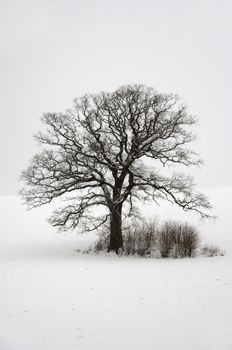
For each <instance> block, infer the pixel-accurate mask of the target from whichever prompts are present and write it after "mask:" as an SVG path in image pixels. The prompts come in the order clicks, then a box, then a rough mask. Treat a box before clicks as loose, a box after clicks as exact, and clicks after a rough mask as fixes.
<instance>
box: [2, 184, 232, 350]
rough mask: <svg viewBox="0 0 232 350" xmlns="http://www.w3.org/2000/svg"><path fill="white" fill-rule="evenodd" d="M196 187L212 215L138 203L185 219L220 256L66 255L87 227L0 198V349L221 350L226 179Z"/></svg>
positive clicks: (226, 285)
mask: <svg viewBox="0 0 232 350" xmlns="http://www.w3.org/2000/svg"><path fill="white" fill-rule="evenodd" d="M205 192H206V193H207V194H208V195H209V197H210V199H211V201H212V203H213V205H214V207H215V209H214V213H215V214H216V215H217V216H218V219H217V220H216V222H214V221H210V222H207V223H201V222H200V221H199V220H198V219H197V217H196V216H195V215H192V214H191V215H187V214H184V213H183V211H180V210H178V209H177V208H176V207H174V206H171V205H168V204H165V203H164V204H163V205H162V206H160V207H157V206H153V205H146V206H145V207H144V208H143V211H144V214H145V215H146V216H150V215H151V216H154V215H159V216H160V217H162V218H165V219H166V218H171V219H173V218H174V219H181V220H184V221H186V220H187V221H191V222H193V223H194V224H195V225H197V226H198V228H199V230H200V232H201V235H202V241H203V242H210V243H212V244H216V245H218V246H219V247H220V248H221V249H223V250H225V251H226V255H225V256H224V257H221V256H220V257H213V258H205V257H196V258H193V259H181V260H173V259H166V260H165V259H141V258H125V257H121V258H118V257H117V256H112V255H110V256H107V257H103V256H93V255H75V254H73V251H74V250H75V249H77V248H80V247H84V246H88V244H89V242H90V241H91V240H93V238H94V237H93V235H86V236H85V235H83V236H77V235H75V234H74V233H68V234H66V235H64V234H57V233H55V232H54V230H53V229H52V228H51V227H50V226H49V225H48V223H47V222H46V221H45V218H46V217H48V216H49V211H50V209H49V207H48V208H41V209H38V210H34V211H30V212H26V211H25V208H24V207H22V206H21V205H20V201H19V199H18V198H17V197H10V196H9V197H0V213H1V245H0V276H1V282H2V283H1V298H0V309H1V313H0V324H1V328H0V329H1V330H0V349H1V350H19V349H20V350H21V349H22V350H50V349H56V350H63V349H65V350H69V349H78V350H84V349H85V350H87V349H88V350H106V349H107V350H119V349H120V350H122V349H133V350H137V349H144V350H148V349H157V350H168V349H173V350H176V349H179V350H182V349H188V350H196V349H197V350H201V349H202V350H214V349H215V350H216V349H217V350H218V349H220V350H230V349H231V348H232V334H231V324H232V302H231V293H232V274H231V271H232V232H231V210H230V203H231V200H232V188H218V189H213V190H208V191H205Z"/></svg>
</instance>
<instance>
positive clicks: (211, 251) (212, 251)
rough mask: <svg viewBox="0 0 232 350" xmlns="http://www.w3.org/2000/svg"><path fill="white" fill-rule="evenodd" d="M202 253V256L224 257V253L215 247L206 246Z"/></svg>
mask: <svg viewBox="0 0 232 350" xmlns="http://www.w3.org/2000/svg"><path fill="white" fill-rule="evenodd" d="M201 253H202V255H204V256H209V257H212V256H218V255H221V256H224V252H223V251H221V250H220V249H219V248H218V247H216V246H214V245H204V246H203V247H202V249H201Z"/></svg>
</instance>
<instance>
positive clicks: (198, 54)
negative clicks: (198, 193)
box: [0, 0, 232, 194]
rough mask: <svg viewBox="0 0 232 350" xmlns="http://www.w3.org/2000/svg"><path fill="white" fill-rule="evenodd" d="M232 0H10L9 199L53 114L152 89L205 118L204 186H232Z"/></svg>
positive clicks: (201, 144) (5, 126) (3, 151)
mask: <svg viewBox="0 0 232 350" xmlns="http://www.w3.org/2000/svg"><path fill="white" fill-rule="evenodd" d="M231 4H232V2H231V1H230V0H228V1H226V0H220V1H218V0H217V1H214V0H207V1H205V0H189V1H186V0H167V1H165V0H162V1H156V0H150V1H148V0H143V1H136V0H117V1H116V0H115V1H114V0H95V1H94V0H20V1H19V0H14V1H13V0H5V1H3V0H0V94H1V97H0V118H1V124H0V127H1V137H0V159H1V163H0V167H1V171H0V194H14V193H17V191H18V189H19V187H20V186H21V184H20V183H18V177H19V174H20V172H21V170H22V169H23V168H25V167H26V166H27V165H28V162H29V159H30V158H31V157H32V155H33V154H34V153H35V152H36V147H35V143H34V141H33V134H34V133H35V132H36V131H38V130H39V129H40V128H41V123H40V117H41V115H42V113H43V112H48V111H64V110H65V109H66V108H69V107H71V106H72V99H73V98H74V97H75V96H79V95H81V94H83V93H86V92H99V91H102V90H105V91H112V90H113V89H115V88H117V87H119V86H120V85H123V84H131V83H143V84H146V85H149V86H152V87H155V88H156V89H157V90H159V91H162V92H174V93H177V94H179V95H180V96H181V97H182V98H183V100H184V101H185V102H186V103H187V105H188V106H189V112H190V113H192V114H194V115H197V116H198V118H199V127H198V128H197V130H196V131H197V134H198V136H199V139H198V141H197V142H196V143H195V145H193V146H194V147H195V149H197V151H199V152H200V154H201V156H202V158H203V159H204V161H205V165H204V167H202V169H200V170H199V171H197V172H196V171H194V173H193V174H194V176H195V177H196V180H197V182H198V185H199V186H200V187H212V186H217V187H218V186H232V157H231V151H232V136H231V133H232V118H231V84H232V69H231V62H232V21H231V11H232V5H231Z"/></svg>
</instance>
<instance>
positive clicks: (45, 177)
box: [21, 85, 210, 251]
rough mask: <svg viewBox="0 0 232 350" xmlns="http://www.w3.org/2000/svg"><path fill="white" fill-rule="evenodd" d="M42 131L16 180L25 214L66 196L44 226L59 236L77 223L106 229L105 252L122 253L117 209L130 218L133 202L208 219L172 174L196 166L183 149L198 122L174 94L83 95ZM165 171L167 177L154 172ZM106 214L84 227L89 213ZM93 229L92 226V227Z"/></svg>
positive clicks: (204, 203) (201, 202) (126, 89)
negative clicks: (171, 206) (163, 203)
mask: <svg viewBox="0 0 232 350" xmlns="http://www.w3.org/2000/svg"><path fill="white" fill-rule="evenodd" d="M42 121H43V123H44V124H45V126H46V130H45V131H44V132H39V133H38V134H37V135H36V136H35V139H36V141H37V142H38V143H39V144H40V145H41V146H42V151H41V152H40V153H39V154H37V155H35V156H34V158H33V159H32V161H31V164H30V166H29V167H28V169H26V170H25V171H23V173H22V176H21V177H22V179H23V180H24V181H25V183H26V186H25V187H24V189H22V190H21V194H22V196H23V198H24V199H25V201H26V203H27V205H28V207H29V208H34V207H39V206H41V205H44V204H46V203H50V202H51V201H52V200H53V199H54V198H56V197H62V196H64V195H67V194H69V195H70V197H71V198H70V203H71V204H70V203H69V204H68V205H66V206H65V207H64V208H61V209H59V210H57V211H55V212H54V214H53V215H52V217H51V219H50V222H51V223H52V224H53V225H54V226H57V227H63V228H64V229H69V228H75V227H76V226H77V225H78V224H79V223H80V221H81V220H83V219H84V220H86V222H87V221H89V226H88V225H87V226H86V227H85V228H86V229H87V228H88V229H94V228H97V227H99V226H100V225H101V224H103V223H104V222H105V221H106V220H108V219H109V220H110V223H111V226H110V227H111V241H110V246H109V249H110V250H115V251H118V249H119V248H122V247H123V242H122V234H121V222H122V211H123V204H124V203H125V202H127V203H128V204H129V208H130V209H129V212H130V213H132V212H133V207H134V204H135V202H136V201H138V200H140V199H152V200H154V201H156V202H159V200H162V199H165V200H168V201H170V202H173V203H175V204H177V205H179V206H180V207H182V208H183V209H184V210H192V211H195V212H197V213H199V214H200V215H201V217H208V216H209V214H208V212H207V210H208V209H210V204H209V202H208V200H207V198H206V197H205V196H204V195H203V194H201V193H195V192H194V191H193V189H194V183H193V180H192V178H191V177H189V176H185V175H184V174H183V173H182V172H180V173H177V172H174V173H172V170H171V169H172V166H174V167H175V166H182V167H189V166H198V165H199V164H200V163H201V161H200V159H199V158H198V155H197V154H196V153H195V152H193V151H192V150H190V149H189V148H188V147H187V146H188V144H189V143H190V142H192V141H193V140H194V139H195V136H194V135H193V134H192V131H191V129H192V126H193V125H194V124H195V122H196V119H195V118H194V117H192V116H191V115H188V113H187V111H186V107H185V105H184V104H183V103H182V102H181V100H180V99H179V98H178V97H177V96H176V95H173V94H160V93H157V92H156V91H155V90H154V89H152V88H147V87H145V86H143V85H134V86H123V87H121V88H119V89H118V90H116V91H115V92H113V93H100V94H96V95H85V96H83V97H81V98H77V99H75V100H74V107H73V109H71V110H68V111H66V112H65V113H46V114H44V116H43V117H42ZM160 165H161V166H163V167H165V166H168V167H170V174H169V176H164V175H162V173H161V171H160V168H162V167H160ZM98 206H103V207H104V208H106V212H105V213H106V214H105V215H103V216H102V217H100V216H99V217H96V216H95V217H94V219H92V220H90V217H91V209H93V208H95V209H96V207H98ZM90 223H91V224H90Z"/></svg>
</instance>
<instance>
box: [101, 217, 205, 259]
mask: <svg viewBox="0 0 232 350" xmlns="http://www.w3.org/2000/svg"><path fill="white" fill-rule="evenodd" d="M108 232H109V231H108V230H104V231H103V232H102V233H101V235H100V237H99V239H98V241H97V242H96V244H95V246H94V251H95V252H99V251H104V250H105V251H107V249H108V246H109V233H108ZM123 242H124V251H123V254H124V255H135V254H137V255H139V256H149V255H153V256H161V257H163V258H166V257H173V258H183V257H191V256H193V255H194V254H195V252H196V249H197V248H198V244H199V235H198V232H197V230H196V228H195V227H194V226H191V225H189V224H181V223H176V222H166V223H164V224H163V225H162V226H161V227H160V226H159V225H158V223H157V221H155V220H154V221H150V222H146V221H144V222H142V223H141V222H137V221H136V222H134V223H133V224H131V223H130V224H129V225H128V226H127V227H124V229H123Z"/></svg>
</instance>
